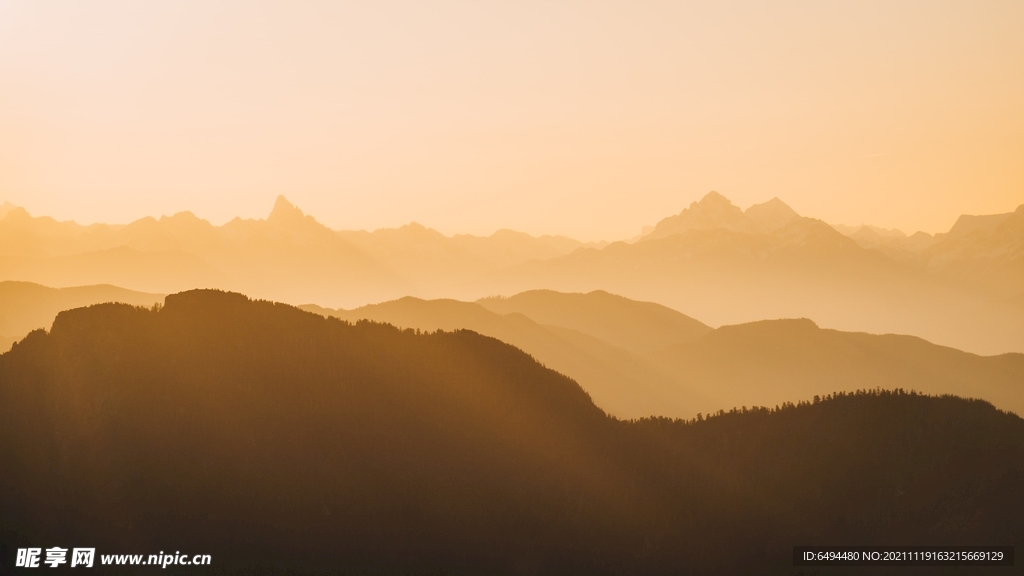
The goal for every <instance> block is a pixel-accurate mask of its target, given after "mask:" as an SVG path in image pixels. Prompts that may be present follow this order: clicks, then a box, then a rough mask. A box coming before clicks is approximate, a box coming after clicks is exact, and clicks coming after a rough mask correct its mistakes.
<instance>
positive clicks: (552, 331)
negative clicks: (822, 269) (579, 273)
mask: <svg viewBox="0 0 1024 576" xmlns="http://www.w3.org/2000/svg"><path fill="white" fill-rule="evenodd" d="M302 308H303V309H305V310H308V311H311V312H317V313H320V314H323V315H327V316H333V317H337V318H341V319H344V320H348V321H352V322H355V321H358V320H362V319H367V320H373V321H377V322H386V323H389V324H392V325H394V326H398V327H401V328H414V329H417V330H423V331H434V330H458V329H468V330H473V331H475V332H478V333H480V334H484V335H487V336H492V337H494V338H498V339H499V340H502V341H504V342H507V343H509V344H512V345H513V346H516V347H518V348H520V349H522V350H524V351H525V352H527V353H529V354H530V355H532V356H533V357H534V358H536V359H537V360H538V361H539V362H541V363H543V364H544V365H546V366H548V367H549V368H553V369H555V370H557V371H559V372H561V373H563V374H565V375H567V376H569V377H571V378H573V379H574V380H576V381H577V382H579V384H580V385H581V386H582V387H583V389H584V390H586V391H587V392H588V393H589V394H590V396H591V398H593V400H594V403H595V404H597V405H598V406H599V407H600V408H602V409H603V410H605V411H607V412H608V413H610V414H613V415H615V416H618V417H621V418H639V417H643V416H650V415H658V416H670V417H683V418H692V417H693V416H695V415H696V414H697V413H704V414H707V413H711V412H715V411H717V410H722V409H725V410H728V409H731V408H737V407H741V406H768V407H772V406H777V405H781V404H784V403H786V402H794V401H798V400H810V399H811V398H813V397H814V396H819V395H820V396H824V395H826V394H831V393H833V392H852V391H855V390H858V389H861V388H883V389H895V388H903V389H906V390H917V391H919V392H925V393H928V394H954V395H958V396H963V397H970V398H981V399H984V400H987V401H989V402H992V403H993V404H994V405H995V406H996V407H998V408H1001V409H1004V410H1011V411H1014V412H1016V413H1018V414H1024V354H1016V353H1013V354H1003V355H1000V356H987V357H986V356H977V355H974V354H969V353H966V352H961V351H959V350H955V349H952V348H946V347H943V346H938V345H935V344H932V343H930V342H927V341H925V340H922V339H920V338H916V337H913V336H898V335H893V334H887V335H874V334H865V333H851V332H840V331H837V330H824V329H821V328H819V327H818V326H816V325H815V324H814V322H812V321H810V320H807V319H799V320H767V321H760V322H753V323H749V324H740V325H733V326H723V327H721V328H718V329H717V330H713V329H711V328H710V327H708V326H705V325H704V324H701V323H700V322H698V321H696V320H694V319H692V318H689V317H687V316H685V315H683V314H680V313H678V312H675V311H674V310H671V309H668V308H665V307H663V306H660V305H657V304H653V303H648V302H636V301H632V300H628V299H626V298H623V297H621V296H615V295H612V294H608V293H606V292H592V293H590V294H562V293H558V292H553V291H550V290H542V291H533V292H524V293H521V294H517V295H515V296H513V297H511V298H485V299H482V300H479V301H477V302H476V303H471V302H459V301H455V300H431V301H426V300H420V299H416V298H402V299H400V300H395V301H391V302H385V303H382V304H374V305H369V306H364V307H361V308H356V309H353V310H330V309H325V308H322V307H319V306H313V305H306V306H303V307H302Z"/></svg>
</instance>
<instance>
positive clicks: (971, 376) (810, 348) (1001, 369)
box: [646, 319, 1024, 414]
mask: <svg viewBox="0 0 1024 576" xmlns="http://www.w3.org/2000/svg"><path fill="white" fill-rule="evenodd" d="M646 359H647V360H649V361H651V362H652V363H653V364H654V365H655V366H656V367H659V368H661V369H662V370H663V371H664V372H665V373H666V374H671V375H673V376H676V377H677V378H679V379H680V380H681V381H682V382H685V383H686V384H687V386H684V387H683V389H684V390H688V389H690V388H693V389H696V390H701V391H706V392H705V397H706V398H708V399H709V400H710V401H712V402H714V403H713V404H706V405H705V406H704V408H703V410H702V411H703V412H708V411H714V410H718V409H722V408H728V407H731V406H738V405H746V406H775V405H777V404H780V403H782V402H785V401H787V400H788V399H794V398H796V399H809V398H811V397H813V396H816V395H819V394H825V393H828V392H832V391H852V390H857V389H859V388H863V387H868V388H876V387H877V388H886V389H893V388H904V389H915V390H918V391H921V392H926V393H928V394H936V395H939V394H953V395H958V396H967V397H972V398H983V399H985V400H986V401H988V402H992V403H993V404H995V405H996V406H998V407H999V408H1001V409H1003V410H1011V411H1014V412H1016V413H1017V414H1024V354H1003V355H1001V356H976V355H974V354H968V353H966V352H961V351H959V350H954V349H952V348H946V347H944V346H936V345H935V344H931V343H930V342H927V341H925V340H922V339H920V338H916V337H913V336H898V335H895V334H885V335H875V334H863V333H856V332H840V331H838V330H823V329H820V328H818V327H817V326H816V325H815V324H814V322H811V321H810V320H807V319H799V320H767V321H761V322H753V323H750V324H741V325H737V326H723V327H721V328H719V329H717V330H715V331H713V332H710V333H708V334H707V335H706V336H704V337H703V338H701V339H700V340H697V341H696V342H692V343H684V344H677V345H675V346H672V347H670V348H667V349H665V350H662V351H659V352H656V353H653V354H650V355H648V356H647V357H646Z"/></svg>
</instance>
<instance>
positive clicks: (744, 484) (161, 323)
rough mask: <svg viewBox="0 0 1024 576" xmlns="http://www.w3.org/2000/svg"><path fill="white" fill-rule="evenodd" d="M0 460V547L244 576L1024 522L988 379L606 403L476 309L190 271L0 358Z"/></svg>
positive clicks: (1009, 441)
mask: <svg viewBox="0 0 1024 576" xmlns="http://www.w3.org/2000/svg"><path fill="white" fill-rule="evenodd" d="M0 458H2V461H3V462H4V468H3V473H2V474H0V542H2V543H3V547H4V549H3V550H2V551H0V552H2V554H3V558H5V560H4V562H5V563H6V562H10V560H9V559H10V558H13V550H12V548H14V547H19V546H29V545H31V546H38V545H40V543H43V542H45V543H46V544H45V545H47V546H49V545H50V544H51V543H54V544H58V543H68V544H71V543H78V542H83V543H84V542H88V545H89V546H96V547H97V548H98V552H100V553H102V551H113V550H118V551H122V550H130V551H135V550H139V551H147V550H154V551H155V550H182V551H193V550H195V551H202V552H204V553H205V552H209V553H211V554H213V555H214V561H215V565H216V566H217V567H218V568H215V570H216V569H219V570H223V571H238V572H251V571H255V570H262V571H264V572H268V571H276V570H278V569H284V568H287V569H289V570H292V571H294V572H298V573H302V572H306V571H312V570H315V569H322V568H328V567H330V568H332V569H334V570H338V571H347V572H353V571H354V572H358V571H368V572H370V573H400V574H407V573H433V574H436V573H441V572H445V573H494V574H569V573H572V574H584V573H586V574H638V573H642V574H678V573H679V572H680V570H681V567H685V570H688V571H692V572H694V573H718V574H750V573H792V566H791V564H790V559H791V552H792V546H793V545H794V543H801V544H826V543H827V544H853V543H856V544H882V543H884V544H889V545H893V544H918V543H921V542H957V543H978V544H980V543H986V544H1017V545H1019V544H1020V542H1019V537H1020V535H1021V534H1024V518H1022V517H1021V515H1020V514H1019V510H1020V509H1022V507H1024V493H1022V492H1021V490H1020V485H1021V483H1022V482H1024V421H1022V420H1021V419H1020V418H1018V417H1016V416H1014V415H1010V414H1006V413H1001V412H998V411H996V410H994V409H993V408H992V407H991V406H990V405H989V404H987V403H984V402H979V401H966V400H960V399H956V398H952V397H945V398H932V397H922V396H916V395H911V394H904V393H866V394H856V395H841V396H838V397H834V398H829V399H826V400H824V401H821V402H818V403H815V404H801V405H799V406H793V405H786V406H784V407H782V408H781V409H779V410H777V411H768V410H754V411H737V412H731V413H725V414H721V415H718V416H715V417H713V418H709V419H706V420H702V421H697V422H682V421H670V420H666V419H651V420H642V421H638V422H621V421H615V420H613V419H610V418H608V417H606V416H605V415H604V414H602V413H601V412H600V411H599V410H598V409H597V408H595V407H594V406H593V404H592V403H591V402H590V401H589V399H588V398H587V396H586V394H585V393H584V392H583V391H582V390H581V389H580V388H579V387H578V386H577V385H576V384H575V383H573V382H572V381H571V380H569V379H568V378H565V377H563V376H560V375H558V374H557V373H554V372H552V371H550V370H547V369H545V368H543V367H542V366H540V365H539V364H537V363H536V362H534V361H532V360H531V359H530V358H529V357H528V356H526V355H525V354H523V353H522V352H520V351H518V350H516V349H514V348H512V347H510V346H507V345H505V344H502V343H500V342H498V341H496V340H494V339H490V338H486V337H482V336H479V335H477V334H474V333H472V332H467V331H459V332H454V333H445V332H438V333H433V334H422V333H420V334H417V333H416V332H414V331H411V330H407V331H400V330H398V329H395V328H392V327H389V326H384V325H379V324H374V323H368V322H362V323H358V324H356V325H352V324H348V323H346V322H343V321H340V320H337V319H328V318H323V317H320V316H317V315H314V314H309V313H305V312H302V311H300V310H297V309H295V308H292V307H289V306H283V305H280V304H273V303H270V302H252V301H249V300H247V299H246V298H244V297H242V296H239V295H236V294H225V293H217V292H205V291H198V292H190V293H183V294H177V295H172V296H169V297H168V298H167V301H166V305H165V306H164V307H163V308H161V309H155V308H154V309H149V310H147V309H142V308H132V307H130V306H126V305H115V304H105V305H98V306H93V307H90V308H86V309H78V310H72V311H68V312H63V313H61V314H60V315H59V316H58V317H57V319H56V321H55V322H54V325H53V328H52V329H51V331H50V332H49V333H46V332H43V331H37V332H33V333H32V334H30V335H29V336H28V337H27V338H26V339H25V340H23V341H22V342H20V343H18V344H17V345H15V347H14V348H13V349H12V350H11V351H10V352H8V353H6V354H3V355H0ZM961 572H962V571H961ZM961 572H957V573H961ZM985 573H987V574H991V573H1000V572H999V571H997V570H993V569H987V570H986V572H985Z"/></svg>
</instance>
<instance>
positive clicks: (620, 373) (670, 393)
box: [302, 294, 710, 418]
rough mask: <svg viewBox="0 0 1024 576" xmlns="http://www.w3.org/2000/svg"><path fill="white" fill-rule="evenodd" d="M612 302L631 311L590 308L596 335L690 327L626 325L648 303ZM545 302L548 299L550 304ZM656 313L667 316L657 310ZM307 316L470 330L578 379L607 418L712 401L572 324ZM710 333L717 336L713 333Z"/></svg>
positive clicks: (651, 321)
mask: <svg viewBox="0 0 1024 576" xmlns="http://www.w3.org/2000/svg"><path fill="white" fill-rule="evenodd" d="M532 296H536V295H527V296H526V298H525V299H523V300H517V301H516V303H517V304H518V303H521V302H525V303H535V301H536V300H538V299H537V298H534V297H532ZM561 296H566V297H570V298H571V297H573V296H583V295H568V294H567V295H561V294H555V295H553V296H552V297H551V298H555V299H557V298H558V297H561ZM588 296H589V295H588ZM605 296H607V298H602V297H601V296H595V297H594V298H593V300H611V301H613V302H614V300H615V299H620V300H623V301H625V302H626V304H625V305H621V304H620V305H619V306H618V307H619V309H618V310H616V309H615V308H614V307H608V308H606V309H603V310H601V311H600V312H598V311H597V310H595V306H593V304H596V303H597V302H589V303H588V304H590V306H587V307H588V308H590V309H591V310H593V311H594V312H595V314H597V316H596V317H595V318H594V320H595V322H591V323H590V325H589V326H588V327H596V328H598V330H595V332H597V333H600V332H603V331H605V330H602V329H601V328H603V323H602V322H601V319H602V318H604V319H612V320H614V321H618V322H617V324H625V323H629V324H632V326H633V327H634V332H640V331H642V327H643V326H644V325H645V324H647V325H649V326H650V327H652V328H655V329H657V328H669V329H670V328H674V327H675V326H672V325H669V326H666V324H669V323H668V322H666V318H665V317H668V316H670V314H669V313H671V314H674V315H675V316H679V317H682V318H684V319H686V320H690V319H688V318H686V317H685V316H683V315H682V314H679V313H676V312H671V311H662V310H656V311H655V314H651V313H650V312H651V311H650V310H645V311H647V312H648V314H647V316H648V318H642V317H640V318H635V319H628V318H623V317H622V316H621V312H623V309H629V308H633V309H640V310H644V309H645V303H641V302H630V301H627V300H625V299H624V298H620V297H617V296H612V295H610V294H607V295H605ZM514 298H518V297H514ZM584 298H586V297H584ZM540 300H547V298H544V297H543V296H542V298H540ZM614 303H615V304H619V303H618V302H614ZM651 306H653V307H656V308H660V307H658V306H657V305H651ZM578 308H579V307H578ZM302 309H303V310H307V311H310V312H316V313H317V314H322V315H325V316H332V317H335V318H340V319H342V320H347V321H350V322H356V321H359V320H372V321H375V322H384V323H388V324H392V325H394V326H397V327H399V328H413V329H416V330H422V331H427V332H433V331H435V330H449V331H450V330H460V329H465V330H472V331H474V332H477V333H479V334H483V335H485V336H490V337H492V338H497V339H499V340H501V341H502V342H505V343H507V344H511V345H513V346H515V347H517V348H519V349H521V350H523V351H524V352H526V353H528V354H530V355H531V356H532V357H533V358H535V359H536V360H537V361H539V362H541V363H542V364H544V365H545V366H547V367H548V368H551V369H553V370H557V371H558V372H561V373H562V374H566V375H568V376H569V377H570V378H573V379H574V380H575V381H577V382H578V383H579V384H580V386H582V387H583V389H584V390H586V391H587V393H588V394H589V395H590V397H591V398H593V400H594V403H595V404H597V405H598V406H599V407H600V408H601V409H602V410H605V411H607V412H608V413H610V414H613V415H615V416H618V417H620V418H640V417H643V416H650V415H652V414H656V415H665V416H670V415H693V414H696V413H697V409H696V408H695V407H697V406H702V405H704V404H706V403H707V399H706V398H704V397H703V396H702V395H701V394H700V393H699V392H696V391H694V390H690V389H685V388H683V387H681V386H679V385H678V382H677V380H676V379H675V378H670V377H667V376H666V375H665V374H662V373H661V372H660V371H659V370H658V369H655V368H654V367H653V366H652V365H651V363H649V362H646V361H644V360H642V359H640V358H638V357H636V356H635V355H634V354H632V353H631V352H630V351H629V350H627V349H624V348H621V347H619V346H616V345H614V344H613V343H609V342H608V341H606V340H603V339H600V338H599V337H595V335H593V334H591V333H588V332H586V331H585V330H580V329H576V328H574V327H573V326H568V325H567V324H566V323H557V322H552V324H554V325H542V324H541V323H539V322H538V321H537V320H540V319H539V318H534V319H531V318H528V317H527V316H526V315H524V314H519V313H504V312H501V313H499V312H492V311H491V310H488V309H487V308H486V307H485V306H484V305H481V304H480V303H472V302H459V301H457V300H420V299H419V298H411V297H406V298H401V299H399V300H393V301H390V302H384V303H381V304H372V305H369V306H363V307H360V308H356V309H354V310H340V309H339V310H331V309H328V308H322V307H320V306H314V305H305V306H302ZM580 311H582V310H580ZM608 312H611V314H608ZM555 320H558V318H555ZM673 320H674V318H673ZM623 321H624V322H623ZM645 321H647V322H645ZM690 322H691V323H692V324H695V325H696V326H703V325H702V324H700V323H699V322H697V321H696V320H690ZM692 324H685V326H684V332H683V333H684V334H687V335H688V334H690V333H692V331H694V329H695V326H693V325H692ZM705 329H707V330H710V328H706V327H705ZM663 335H664V336H665V337H667V338H666V342H667V343H666V346H667V345H668V343H675V342H679V341H685V339H681V338H678V337H677V338H672V336H673V334H671V333H669V332H668V330H665V331H664V332H663ZM659 336H662V334H659ZM649 340H650V339H647V340H642V342H647V341H649ZM662 347H664V346H662Z"/></svg>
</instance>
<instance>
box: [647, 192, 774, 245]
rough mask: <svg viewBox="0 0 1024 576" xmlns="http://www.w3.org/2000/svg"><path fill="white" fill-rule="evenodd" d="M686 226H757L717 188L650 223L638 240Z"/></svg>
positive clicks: (678, 231) (680, 230)
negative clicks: (687, 205)
mask: <svg viewBox="0 0 1024 576" xmlns="http://www.w3.org/2000/svg"><path fill="white" fill-rule="evenodd" d="M690 230H729V231H732V232H751V233H753V232H759V231H760V230H758V227H757V226H756V225H755V224H754V223H753V222H751V221H750V219H748V218H747V217H745V216H744V215H743V211H742V210H740V209H739V208H737V207H736V206H733V203H732V202H730V201H729V199H728V198H726V197H725V196H722V195H721V194H719V193H718V192H715V191H711V192H708V193H707V194H706V195H705V196H704V197H703V198H701V200H700V202H693V203H691V204H690V207H689V208H686V209H684V210H683V211H682V212H680V213H679V214H677V215H675V216H669V217H668V218H665V219H664V220H662V221H661V222H658V224H657V225H656V226H655V227H654V230H653V231H651V233H650V234H647V235H646V236H644V237H643V239H642V240H656V239H658V238H665V237H667V236H672V235H674V234H682V233H684V232H689V231H690Z"/></svg>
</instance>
